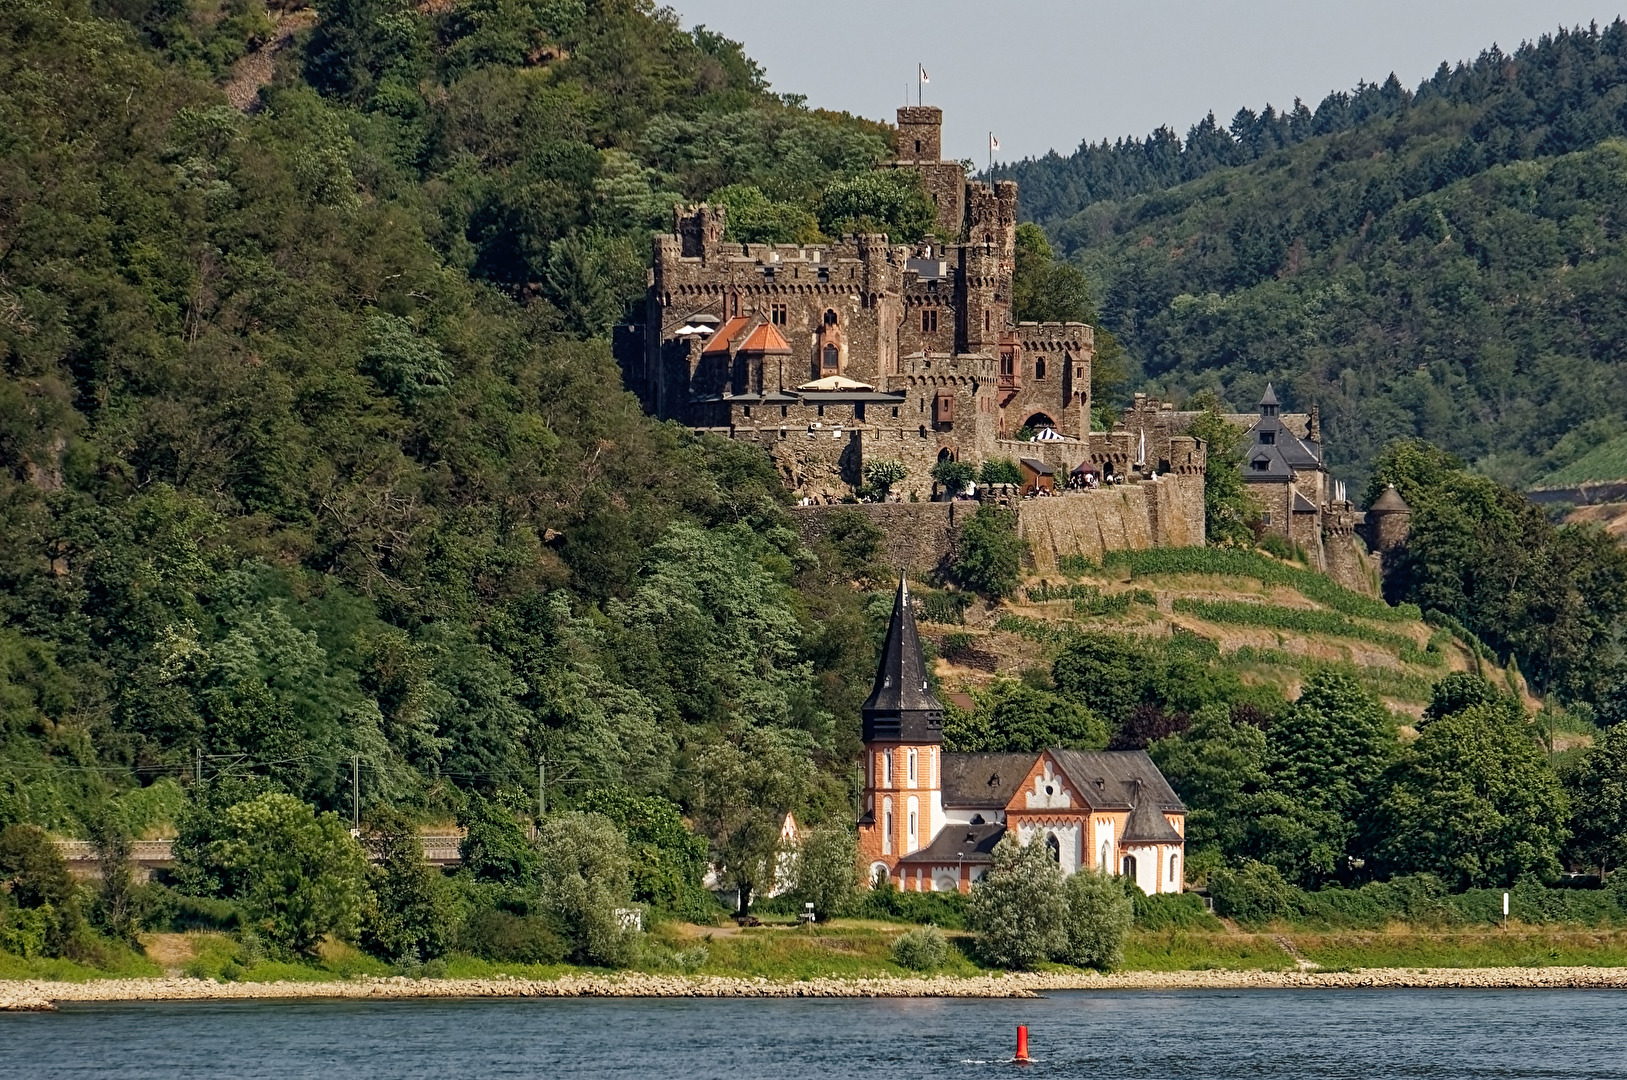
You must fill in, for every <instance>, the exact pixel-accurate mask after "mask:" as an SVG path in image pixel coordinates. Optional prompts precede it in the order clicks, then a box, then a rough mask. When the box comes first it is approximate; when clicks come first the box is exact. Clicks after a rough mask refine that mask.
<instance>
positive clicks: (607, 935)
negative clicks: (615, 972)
mask: <svg viewBox="0 0 1627 1080" xmlns="http://www.w3.org/2000/svg"><path fill="white" fill-rule="evenodd" d="M537 854H538V863H539V867H540V869H539V877H540V878H541V880H542V906H543V910H544V912H545V913H546V914H548V915H550V916H552V917H553V918H554V919H556V920H558V922H559V925H560V926H561V928H562V929H563V930H564V932H565V936H566V938H567V940H568V941H569V942H570V949H571V951H570V954H569V955H570V957H571V959H573V960H575V961H577V962H579V963H584V964H597V965H600V966H603V967H622V966H625V965H626V964H628V963H630V962H631V961H632V958H633V956H634V954H635V952H636V950H637V947H638V932H637V930H636V929H635V928H633V927H631V926H630V925H628V924H627V923H626V922H625V921H624V920H623V918H622V915H621V914H620V912H623V911H626V910H628V909H630V908H631V905H632V883H631V881H630V879H629V876H628V870H629V868H630V865H631V860H629V859H628V857H627V840H626V837H624V836H623V835H622V833H621V830H620V829H617V828H616V826H615V824H614V823H613V822H611V820H610V819H609V818H607V817H604V816H603V815H601V814H582V813H569V814H558V815H555V816H553V817H551V818H549V819H548V820H547V821H546V822H544V823H543V826H542V828H541V829H540V830H538V833H537Z"/></svg>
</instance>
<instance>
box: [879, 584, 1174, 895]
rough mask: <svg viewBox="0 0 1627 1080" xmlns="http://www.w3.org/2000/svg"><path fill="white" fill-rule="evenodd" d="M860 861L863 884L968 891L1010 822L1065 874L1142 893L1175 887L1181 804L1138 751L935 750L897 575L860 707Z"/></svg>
mask: <svg viewBox="0 0 1627 1080" xmlns="http://www.w3.org/2000/svg"><path fill="white" fill-rule="evenodd" d="M863 718H864V758H865V762H864V794H863V799H864V802H863V808H862V810H861V813H860V817H859V857H860V859H861V860H862V861H863V863H864V864H865V865H866V866H867V867H868V868H869V873H870V877H871V880H872V881H879V880H880V879H881V878H883V877H885V878H887V879H889V880H891V881H892V882H893V884H894V885H895V886H896V887H897V888H899V889H902V890H909V891H915V892H954V891H960V892H969V891H970V890H971V887H972V883H973V882H975V881H977V880H978V879H979V878H981V877H982V876H983V875H984V874H985V873H987V872H988V868H989V865H990V863H991V862H992V861H993V857H992V852H993V850H994V845H995V844H996V843H998V842H999V840H1000V838H1001V837H1002V836H1004V835H1005V834H1006V832H1008V831H1012V830H1014V831H1015V832H1016V833H1017V835H1018V837H1019V838H1020V839H1021V840H1022V842H1023V843H1025V844H1033V843H1042V844H1044V845H1045V846H1046V848H1047V849H1049V851H1050V854H1051V857H1052V858H1054V859H1055V860H1056V861H1057V862H1058V864H1060V866H1061V867H1062V871H1063V873H1065V874H1073V873H1077V872H1078V871H1080V870H1100V871H1105V872H1107V873H1111V874H1123V875H1125V876H1127V877H1129V878H1131V879H1133V880H1134V881H1135V883H1136V885H1138V886H1139V887H1140V888H1141V890H1142V891H1143V892H1145V893H1148V894H1153V893H1173V892H1180V891H1182V882H1183V875H1184V871H1185V856H1186V840H1185V833H1186V807H1185V806H1184V805H1182V803H1181V800H1180V799H1179V798H1178V797H1177V796H1176V794H1175V792H1174V791H1173V790H1172V789H1171V788H1170V786H1169V784H1168V782H1167V781H1166V780H1165V779H1164V777H1163V774H1162V773H1160V772H1159V771H1158V767H1157V766H1156V765H1154V764H1153V762H1152V759H1151V758H1149V757H1148V756H1147V754H1146V752H1145V751H1142V750H1118V751H1111V750H1110V751H1083V750H1060V749H1055V750H1046V751H1043V752H1041V753H1037V754H1032V753H1030V754H953V753H945V752H943V745H942V744H943V706H942V705H941V704H940V703H939V702H938V700H937V698H935V697H934V696H933V694H932V690H931V688H930V685H929V684H928V682H927V674H926V663H925V661H924V659H923V658H922V655H921V645H920V640H919V638H918V636H917V632H916V628H915V613H914V611H913V610H912V608H911V602H910V597H909V587H908V585H907V583H906V582H904V581H900V582H899V586H898V592H897V594H896V595H895V596H894V599H893V613H892V619H891V622H890V623H889V624H888V627H887V640H886V643H885V644H884V645H883V646H882V650H881V662H880V663H879V664H878V665H877V668H876V680H875V685H874V687H873V689H872V690H871V692H870V697H869V698H868V699H867V700H866V701H865V703H864V708H863Z"/></svg>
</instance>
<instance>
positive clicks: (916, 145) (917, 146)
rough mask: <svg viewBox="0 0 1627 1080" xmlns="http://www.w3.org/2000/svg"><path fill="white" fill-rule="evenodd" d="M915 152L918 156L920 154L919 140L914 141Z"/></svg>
mask: <svg viewBox="0 0 1627 1080" xmlns="http://www.w3.org/2000/svg"><path fill="white" fill-rule="evenodd" d="M915 152H916V153H917V154H919V153H920V152H921V140H920V139H916V140H915Z"/></svg>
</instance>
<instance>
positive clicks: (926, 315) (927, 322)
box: [921, 308, 938, 334]
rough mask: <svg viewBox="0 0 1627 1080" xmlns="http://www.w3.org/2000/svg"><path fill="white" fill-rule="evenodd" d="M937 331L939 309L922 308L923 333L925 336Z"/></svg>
mask: <svg viewBox="0 0 1627 1080" xmlns="http://www.w3.org/2000/svg"><path fill="white" fill-rule="evenodd" d="M937 329H938V309H937V308H922V309H921V333H923V334H931V333H936V332H937Z"/></svg>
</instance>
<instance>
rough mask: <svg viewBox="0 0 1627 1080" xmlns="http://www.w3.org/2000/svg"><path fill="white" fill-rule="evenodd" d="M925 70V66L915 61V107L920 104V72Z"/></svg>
mask: <svg viewBox="0 0 1627 1080" xmlns="http://www.w3.org/2000/svg"><path fill="white" fill-rule="evenodd" d="M925 70H926V68H925V66H923V65H922V64H920V63H919V62H917V63H916V65H915V104H916V106H917V107H919V106H920V104H921V72H923V71H925Z"/></svg>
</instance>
